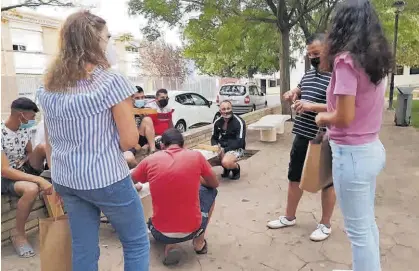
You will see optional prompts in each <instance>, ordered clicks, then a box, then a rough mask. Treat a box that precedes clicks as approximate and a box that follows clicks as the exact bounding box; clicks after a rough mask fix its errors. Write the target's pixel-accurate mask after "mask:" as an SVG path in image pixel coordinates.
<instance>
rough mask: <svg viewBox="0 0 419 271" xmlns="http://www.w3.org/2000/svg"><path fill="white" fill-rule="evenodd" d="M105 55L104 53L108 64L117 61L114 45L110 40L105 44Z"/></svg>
mask: <svg viewBox="0 0 419 271" xmlns="http://www.w3.org/2000/svg"><path fill="white" fill-rule="evenodd" d="M105 55H106V59H107V60H108V62H109V65H111V66H115V65H116V64H117V63H118V61H117V55H116V50H115V47H114V46H113V44H112V43H111V41H109V42H108V45H107V46H106V52H105Z"/></svg>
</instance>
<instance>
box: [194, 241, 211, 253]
mask: <svg viewBox="0 0 419 271" xmlns="http://www.w3.org/2000/svg"><path fill="white" fill-rule="evenodd" d="M194 250H195V253H196V254H198V255H202V254H207V253H208V244H207V240H205V239H204V246H203V247H202V248H201V250H196V249H194Z"/></svg>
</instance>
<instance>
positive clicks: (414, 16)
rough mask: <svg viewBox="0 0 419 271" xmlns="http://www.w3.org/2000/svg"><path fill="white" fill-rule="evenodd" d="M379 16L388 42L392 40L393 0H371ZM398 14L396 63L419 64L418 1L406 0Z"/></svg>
mask: <svg viewBox="0 0 419 271" xmlns="http://www.w3.org/2000/svg"><path fill="white" fill-rule="evenodd" d="M372 2H373V3H374V5H375V7H376V9H377V12H378V14H379V16H380V19H381V22H382V24H383V27H384V31H385V32H386V35H387V38H388V40H389V42H391V43H392V42H394V20H395V9H394V8H393V7H392V5H393V3H394V1H393V0H373V1H372ZM405 2H406V6H405V8H404V10H403V11H402V12H401V13H400V16H399V29H398V39H397V40H398V41H397V52H396V59H397V61H396V62H397V64H398V65H406V66H418V65H419V1H416V0H407V1H405Z"/></svg>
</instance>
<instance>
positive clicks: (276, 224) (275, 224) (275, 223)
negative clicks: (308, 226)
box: [267, 216, 296, 229]
mask: <svg viewBox="0 0 419 271" xmlns="http://www.w3.org/2000/svg"><path fill="white" fill-rule="evenodd" d="M295 223H296V219H295V218H294V219H293V220H291V221H290V220H288V219H287V217H286V216H280V217H279V218H278V219H277V220H272V221H269V222H268V224H267V226H268V228H270V229H280V228H284V227H290V226H294V225H295Z"/></svg>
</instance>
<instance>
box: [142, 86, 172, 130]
mask: <svg viewBox="0 0 419 271" xmlns="http://www.w3.org/2000/svg"><path fill="white" fill-rule="evenodd" d="M168 104H169V96H168V92H167V90H166V89H164V88H161V89H159V90H157V92H156V100H154V101H152V102H150V103H147V104H146V105H145V107H148V108H152V109H156V110H157V116H155V117H153V116H152V117H153V123H154V130H155V131H156V135H162V134H163V133H164V132H165V131H166V130H167V129H169V128H172V127H173V122H172V113H173V109H172V108H171V107H170V106H168Z"/></svg>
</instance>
